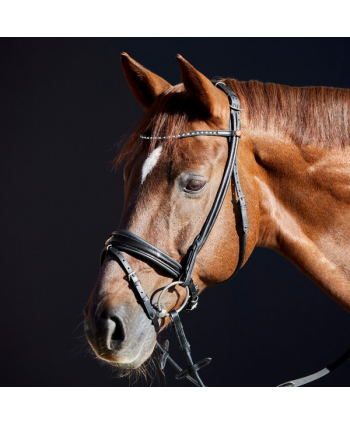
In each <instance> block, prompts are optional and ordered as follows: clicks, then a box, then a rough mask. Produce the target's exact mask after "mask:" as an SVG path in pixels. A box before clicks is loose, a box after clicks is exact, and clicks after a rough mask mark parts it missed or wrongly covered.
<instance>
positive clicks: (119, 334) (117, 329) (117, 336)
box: [109, 316, 125, 349]
mask: <svg viewBox="0 0 350 424" xmlns="http://www.w3.org/2000/svg"><path fill="white" fill-rule="evenodd" d="M109 320H110V321H112V323H110V325H111V327H112V326H114V328H113V329H112V331H111V333H110V346H111V348H112V349H116V348H117V347H118V346H119V345H120V344H121V343H122V342H123V341H124V340H125V329H124V325H123V323H122V321H121V319H120V318H118V317H117V316H112V317H110V318H109Z"/></svg>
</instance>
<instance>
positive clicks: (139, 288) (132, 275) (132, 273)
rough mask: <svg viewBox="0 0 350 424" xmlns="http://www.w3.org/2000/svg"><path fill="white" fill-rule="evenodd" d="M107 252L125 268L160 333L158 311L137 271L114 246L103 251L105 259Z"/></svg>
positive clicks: (149, 316)
mask: <svg viewBox="0 0 350 424" xmlns="http://www.w3.org/2000/svg"><path fill="white" fill-rule="evenodd" d="M107 252H110V253H112V254H113V255H114V256H115V258H116V259H117V260H118V262H119V264H120V266H121V267H122V268H123V270H124V272H125V273H126V275H127V276H128V280H129V282H130V284H131V286H132V287H133V289H134V292H135V295H136V298H137V299H138V300H139V302H140V304H141V305H142V306H143V308H144V310H145V312H146V315H147V316H148V318H149V319H150V320H151V321H152V324H153V325H154V328H155V330H156V333H158V331H159V320H158V317H157V314H156V311H155V309H154V308H153V306H152V304H151V301H150V300H149V297H148V296H147V294H146V293H145V291H144V290H143V288H142V285H141V282H140V280H139V279H138V278H137V275H136V273H135V271H133V270H132V268H131V266H130V265H129V262H128V261H127V260H126V258H125V256H124V255H123V254H122V253H121V252H120V251H119V250H118V249H117V248H115V247H113V246H112V245H107V246H106V247H105V248H104V249H103V251H102V255H103V258H104V257H105V255H106V253H107Z"/></svg>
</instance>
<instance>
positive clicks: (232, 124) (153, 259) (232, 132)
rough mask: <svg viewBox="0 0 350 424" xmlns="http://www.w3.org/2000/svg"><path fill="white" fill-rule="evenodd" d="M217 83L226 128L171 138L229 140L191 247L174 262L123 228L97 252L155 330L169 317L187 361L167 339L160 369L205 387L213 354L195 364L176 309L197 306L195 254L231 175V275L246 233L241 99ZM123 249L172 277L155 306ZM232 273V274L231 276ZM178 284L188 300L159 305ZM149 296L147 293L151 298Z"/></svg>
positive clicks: (144, 137) (206, 232) (210, 226)
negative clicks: (235, 221)
mask: <svg viewBox="0 0 350 424" xmlns="http://www.w3.org/2000/svg"><path fill="white" fill-rule="evenodd" d="M215 85H216V87H217V88H219V89H221V90H222V91H223V92H224V93H225V94H226V95H227V97H228V101H229V106H230V121H229V129H228V130H215V131H190V132H186V133H181V134H178V135H175V136H173V138H177V139H182V138H188V137H195V136H208V137H210V136H215V137H225V138H227V142H228V157H227V160H226V165H225V169H224V174H223V176H222V180H221V183H220V186H219V188H218V191H217V193H216V196H215V199H214V203H213V205H212V207H211V210H210V212H209V214H208V216H207V219H206V220H205V222H204V224H203V227H202V229H201V231H200V233H199V234H198V235H197V236H196V238H195V239H194V241H193V243H192V245H191V246H190V248H189V249H188V251H187V253H186V255H185V256H184V258H183V259H182V261H181V263H179V262H177V261H175V260H174V259H173V258H171V257H170V256H169V255H167V254H166V253H164V252H162V251H161V250H160V249H158V248H157V247H156V246H153V245H152V244H150V243H148V242H147V241H145V240H143V239H142V238H141V237H139V236H137V235H136V234H133V233H131V232H130V231H127V230H117V231H114V232H113V233H112V234H111V236H110V238H109V239H108V240H107V241H106V243H105V247H104V249H103V250H102V254H101V264H102V263H103V261H104V259H105V257H106V254H107V252H109V253H111V254H112V255H113V256H114V259H116V260H117V261H118V263H119V264H120V265H121V267H122V268H123V270H124V272H125V273H126V275H127V276H128V280H129V282H130V284H131V286H132V288H133V289H134V293H135V296H136V298H137V299H138V301H139V302H140V303H141V305H142V306H143V308H144V311H145V313H146V315H147V316H148V318H149V319H150V320H151V321H152V324H153V325H154V328H155V330H156V332H158V331H159V328H160V324H159V321H160V320H161V319H162V318H164V317H165V316H169V317H170V319H171V321H172V323H173V325H174V329H175V332H176V335H177V338H178V341H179V346H180V349H181V350H182V351H183V353H184V355H185V357H186V360H187V362H188V367H187V368H186V369H185V370H183V369H181V367H179V366H178V365H177V364H176V362H175V361H174V360H173V359H172V358H171V357H170V356H169V352H168V345H169V343H168V341H166V343H165V345H164V346H161V345H160V344H159V343H157V344H156V347H157V349H158V350H159V351H160V353H161V361H160V365H161V368H162V369H164V367H165V364H166V362H167V361H168V362H169V363H170V364H171V365H172V366H173V367H174V368H176V369H177V371H179V373H178V374H177V375H176V378H177V379H182V378H187V379H188V380H190V381H191V382H192V383H194V384H195V385H197V386H204V384H203V382H202V380H201V378H200V377H199V375H198V371H199V369H200V368H202V367H204V366H206V365H208V364H209V363H210V361H211V358H205V359H203V360H201V361H198V362H197V363H195V364H194V363H193V361H192V357H191V351H190V345H189V343H188V341H187V339H186V336H185V333H184V330H183V327H182V324H181V321H180V316H179V312H180V311H181V310H182V309H185V310H186V311H192V310H193V309H194V308H196V307H197V304H198V286H197V285H195V284H194V282H193V280H192V272H193V268H194V265H195V261H196V258H197V255H198V253H199V252H200V250H201V249H202V247H203V245H204V243H205V242H206V240H207V238H208V236H209V234H210V232H211V230H212V228H213V226H214V224H215V221H216V219H217V217H218V215H219V212H220V209H221V206H222V204H223V202H224V199H225V196H226V193H227V190H228V187H229V185H230V182H231V178H232V177H233V178H234V182H235V187H236V191H237V196H238V201H237V205H238V208H239V210H240V213H241V218H242V223H241V224H242V231H241V234H240V242H239V257H238V263H237V265H236V269H235V271H234V273H233V275H235V274H236V273H237V272H238V271H239V269H240V268H241V266H242V263H243V260H244V255H245V249H246V242H247V232H248V217H247V211H246V204H245V199H244V196H243V193H242V189H241V185H240V181H239V176H238V167H237V149H238V142H239V138H240V136H241V119H240V102H239V99H238V97H237V95H236V94H235V93H234V92H233V91H232V90H231V89H230V87H228V86H227V85H226V84H225V83H223V82H217V83H216V84H215ZM141 138H142V139H148V140H149V139H153V140H165V139H166V138H167V137H166V136H163V137H148V136H146V135H141ZM121 252H125V253H129V254H130V255H132V256H134V257H136V258H138V259H141V260H143V261H145V262H149V263H150V264H152V265H154V266H156V267H158V268H160V269H161V270H162V271H163V272H164V273H165V274H166V275H167V276H169V277H171V278H173V279H174V280H175V281H173V282H172V283H170V284H169V285H167V286H166V287H165V288H164V289H163V290H162V292H161V294H160V296H159V298H158V302H157V305H156V307H155V306H154V305H153V304H152V303H151V300H150V298H149V297H148V296H147V294H146V293H145V291H144V290H143V288H142V285H141V282H140V281H139V279H138V278H137V276H136V273H135V271H133V270H132V268H131V266H130V265H129V263H128V261H127V260H126V258H125V257H124V255H123V254H122V253H121ZM233 275H232V276H233ZM177 284H179V285H180V286H181V287H185V288H186V292H187V293H186V300H185V302H184V303H183V305H182V306H181V307H180V309H178V310H175V309H174V310H172V311H170V312H167V311H166V310H165V309H163V307H162V305H161V299H162V296H163V294H164V293H165V292H166V291H167V290H168V289H170V288H171V287H173V286H175V285H177ZM152 297H153V295H152V296H151V299H152Z"/></svg>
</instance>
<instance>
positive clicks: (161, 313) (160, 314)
mask: <svg viewBox="0 0 350 424" xmlns="http://www.w3.org/2000/svg"><path fill="white" fill-rule="evenodd" d="M182 283H183V281H173V282H172V283H170V284H168V285H167V286H166V287H164V289H163V290H162V292H161V293H160V295H159V297H158V302H157V309H158V313H157V315H158V317H159V318H164V317H168V316H169V312H166V310H165V309H163V308H162V305H161V304H160V301H161V300H162V296H163V294H164V293H165V292H166V291H167V290H169V289H170V288H171V287H174V286H176V285H177V284H182ZM189 298H190V290H189V288H188V287H186V298H185V300H184V302H183V304H182V305H181V306H180V308H179V309H176V312H177V313H179V312H181V311H182V310H183V309H184V307H185V306H186V305H187V303H188V299H189Z"/></svg>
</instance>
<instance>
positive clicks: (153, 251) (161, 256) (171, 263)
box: [101, 230, 182, 278]
mask: <svg viewBox="0 0 350 424" xmlns="http://www.w3.org/2000/svg"><path fill="white" fill-rule="evenodd" d="M105 244H106V245H108V244H111V245H112V246H114V247H116V248H117V249H119V250H121V251H123V252H126V253H129V254H130V255H132V256H135V257H136V258H138V259H141V260H143V261H149V262H151V263H152V264H153V265H155V266H157V267H159V268H161V269H162V270H163V271H165V273H166V274H167V275H168V276H169V277H172V278H179V277H180V275H181V274H182V266H181V264H179V263H178V262H176V261H175V260H174V259H173V258H171V257H170V256H169V255H167V254H166V253H164V252H162V251H161V250H160V249H158V248H157V247H156V246H153V244H151V243H148V242H147V241H146V240H144V239H142V238H141V237H139V236H137V235H136V234H134V233H132V232H130V231H128V230H116V231H113V233H112V235H111V237H110V238H109V239H108V240H107V241H106V243H105ZM103 255H104V253H102V256H101V262H102V263H103V260H104V256H103Z"/></svg>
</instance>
